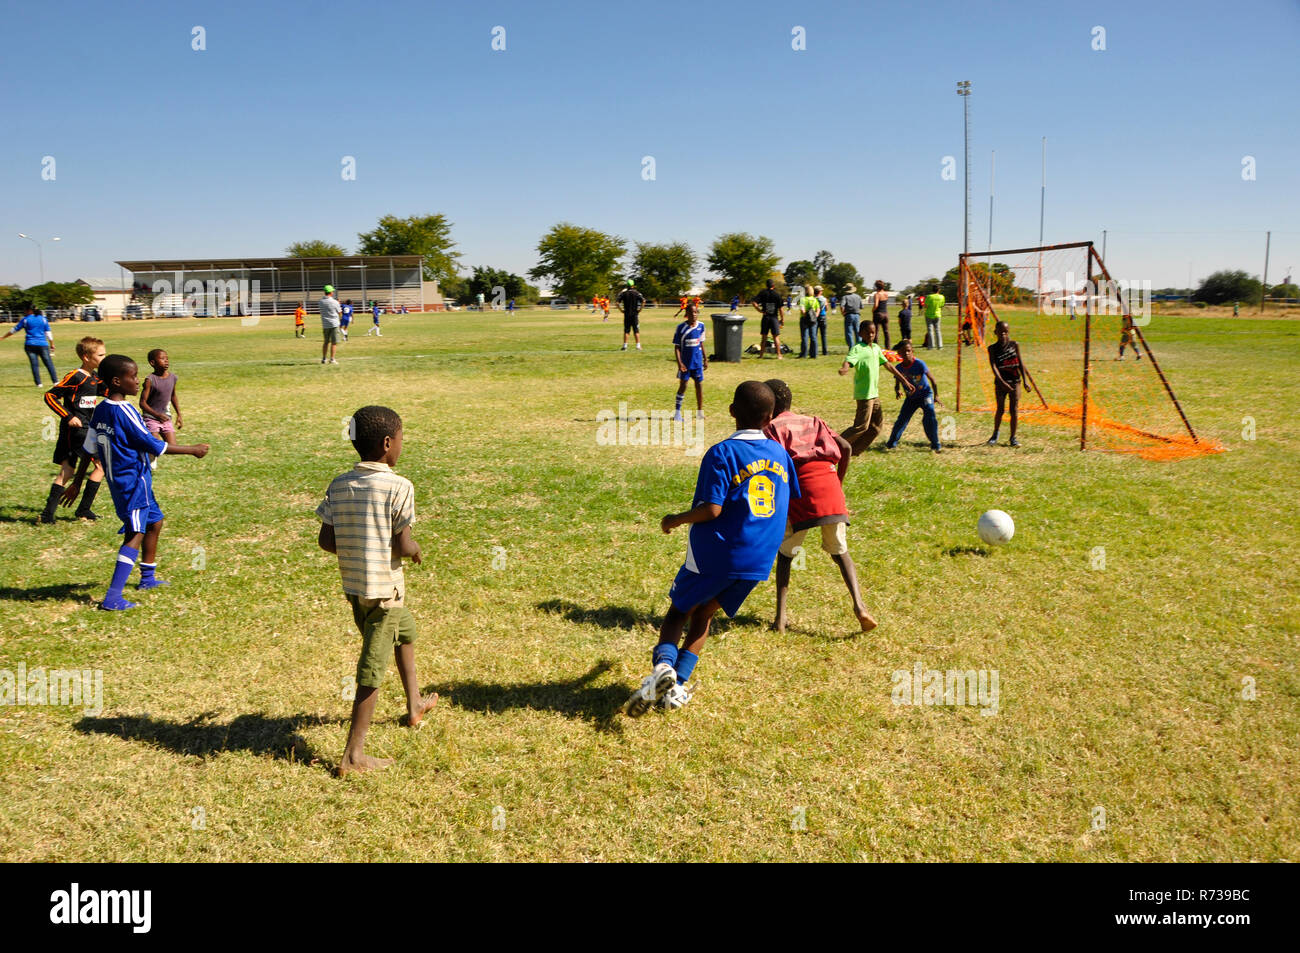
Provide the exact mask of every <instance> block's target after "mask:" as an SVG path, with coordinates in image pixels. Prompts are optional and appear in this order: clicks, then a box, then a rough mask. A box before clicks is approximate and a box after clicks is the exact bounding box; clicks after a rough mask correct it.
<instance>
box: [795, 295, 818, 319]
mask: <svg viewBox="0 0 1300 953" xmlns="http://www.w3.org/2000/svg"><path fill="white" fill-rule="evenodd" d="M799 307H800V308H802V309H803V313H804V314H809V315H812V316H813V317H814V318H815V317H817V315H818V314H820V313H821V310H822V303H821V302H820V301H818V300H817V299H816V298H814V297H813V296H812V295H808V296H807V297H805V298H800V299H799Z"/></svg>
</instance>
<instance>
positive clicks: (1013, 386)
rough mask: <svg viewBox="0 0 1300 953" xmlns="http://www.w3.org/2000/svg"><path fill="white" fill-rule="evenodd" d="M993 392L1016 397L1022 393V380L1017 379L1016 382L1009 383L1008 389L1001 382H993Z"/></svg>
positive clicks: (1010, 381)
mask: <svg viewBox="0 0 1300 953" xmlns="http://www.w3.org/2000/svg"><path fill="white" fill-rule="evenodd" d="M993 391H994V393H997V394H1010V395H1011V396H1012V397H1015V396H1016V395H1017V394H1019V393H1020V378H1019V377H1017V378H1015V379H1014V380H1009V381H1007V386H1006V387H1003V386H1002V382H1001V381H998V380H995V381H994V382H993Z"/></svg>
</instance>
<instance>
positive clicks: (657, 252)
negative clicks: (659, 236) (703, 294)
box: [631, 242, 700, 301]
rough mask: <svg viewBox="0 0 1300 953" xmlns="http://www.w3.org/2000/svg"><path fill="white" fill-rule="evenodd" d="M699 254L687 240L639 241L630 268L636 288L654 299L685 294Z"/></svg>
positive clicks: (659, 299)
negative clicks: (666, 243)
mask: <svg viewBox="0 0 1300 953" xmlns="http://www.w3.org/2000/svg"><path fill="white" fill-rule="evenodd" d="M699 263H700V262H699V258H698V257H696V254H695V252H693V251H691V246H690V245H688V244H686V243H685V242H673V243H672V244H669V245H655V244H652V243H650V242H637V243H636V253H635V254H634V255H633V256H632V266H631V272H632V274H633V276H634V277H635V279H636V284H637V289H638V290H639V291H640V292H641V293H642V294H643V295H645V296H646V297H647V298H649V299H650V300H651V301H661V300H662V299H664V298H671V297H672V296H673V295H678V294H682V293H683V292H685V291H686V289H687V288H689V287H690V286H691V275H692V274H694V272H695V269H696V268H697V267H699Z"/></svg>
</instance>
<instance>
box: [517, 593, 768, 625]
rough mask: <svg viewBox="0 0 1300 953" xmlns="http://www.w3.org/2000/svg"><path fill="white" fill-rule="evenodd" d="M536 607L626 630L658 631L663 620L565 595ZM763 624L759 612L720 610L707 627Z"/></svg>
mask: <svg viewBox="0 0 1300 953" xmlns="http://www.w3.org/2000/svg"><path fill="white" fill-rule="evenodd" d="M537 608H538V609H541V610H542V611H543V612H549V613H551V614H553V615H562V616H564V618H565V619H566V620H567V621H569V622H575V623H577V624H579V625H597V626H600V627H601V628H602V629H622V630H624V631H627V632H630V631H632V630H633V629H638V628H641V627H642V626H647V627H649V628H651V629H654V630H655V631H656V632H657V631H659V625H660V624H661V623H662V622H663V620H664V614H663V613H662V612H658V613H650V612H645V611H642V610H641V609H633V608H630V607H629V606H596V607H594V608H587V607H586V606H580V605H578V604H577V603H576V602H569V601H567V600H565V599H547V600H546V601H545V602H539V603H537ZM766 624H767V623H766V622H764V621H763V620H762V619H760V618H759V617H758V616H756V615H751V614H749V613H742V614H740V615H738V616H736V617H735V618H734V619H728V618H727V616H726V613H724V612H722V611H721V610H719V612H718V614H717V615H715V616H714V617H713V625H712V626H711V627H710V628H709V631H710V632H711V633H718V632H726V631H728V630H730V629H732V628H734V627H735V626H738V625H756V626H763V625H766Z"/></svg>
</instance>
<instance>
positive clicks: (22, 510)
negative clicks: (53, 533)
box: [0, 506, 41, 526]
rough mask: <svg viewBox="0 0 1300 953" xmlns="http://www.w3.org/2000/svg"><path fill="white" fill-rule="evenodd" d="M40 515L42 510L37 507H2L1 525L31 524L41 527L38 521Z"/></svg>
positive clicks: (0, 511) (0, 508)
mask: <svg viewBox="0 0 1300 953" xmlns="http://www.w3.org/2000/svg"><path fill="white" fill-rule="evenodd" d="M40 515H41V511H40V509H39V508H38V507H35V506H0V523H31V524H32V525H33V526H39V525H40V524H39V523H37V522H36V520H37V517H39V516H40Z"/></svg>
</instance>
